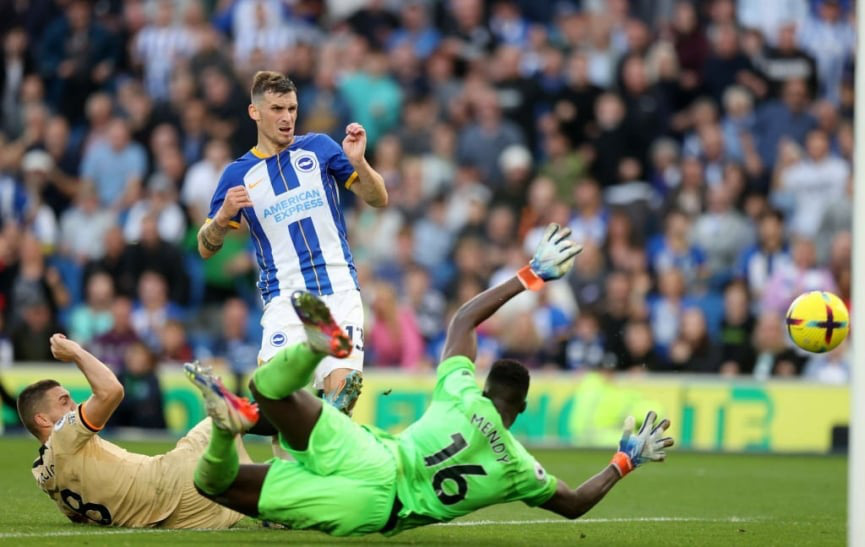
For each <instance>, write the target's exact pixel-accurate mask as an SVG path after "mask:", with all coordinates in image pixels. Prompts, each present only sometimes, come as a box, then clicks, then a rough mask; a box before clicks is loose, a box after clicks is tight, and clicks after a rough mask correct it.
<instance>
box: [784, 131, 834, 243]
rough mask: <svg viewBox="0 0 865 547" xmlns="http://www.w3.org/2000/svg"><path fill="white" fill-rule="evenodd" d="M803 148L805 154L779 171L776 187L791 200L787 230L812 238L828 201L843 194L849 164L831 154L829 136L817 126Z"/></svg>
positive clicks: (815, 233)
mask: <svg viewBox="0 0 865 547" xmlns="http://www.w3.org/2000/svg"><path fill="white" fill-rule="evenodd" d="M805 151H806V153H807V157H805V158H803V159H802V160H801V161H799V162H797V163H795V164H793V165H791V166H790V167H788V168H787V169H785V170H783V171H782V172H781V174H780V177H779V180H778V183H779V185H778V187H777V188H776V190H777V192H779V193H781V192H783V193H786V194H789V195H790V197H791V198H792V200H793V208H792V213H793V215H792V218H791V219H790V230H791V231H792V232H793V233H794V234H798V235H802V236H805V237H809V238H813V237H814V236H816V235H817V230H818V229H819V228H820V222H821V221H822V220H823V215H824V211H825V210H826V209H827V208H828V207H829V204H830V203H832V202H834V201H835V200H837V199H839V198H842V197H843V196H844V193H845V191H846V189H847V181H848V178H849V177H850V166H849V165H847V162H845V161H844V160H843V159H841V158H839V157H837V156H833V155H831V152H830V150H829V139H828V137H827V135H826V134H825V133H824V132H823V131H821V130H819V129H815V130H813V131H811V132H810V133H808V140H807V142H806V147H805Z"/></svg>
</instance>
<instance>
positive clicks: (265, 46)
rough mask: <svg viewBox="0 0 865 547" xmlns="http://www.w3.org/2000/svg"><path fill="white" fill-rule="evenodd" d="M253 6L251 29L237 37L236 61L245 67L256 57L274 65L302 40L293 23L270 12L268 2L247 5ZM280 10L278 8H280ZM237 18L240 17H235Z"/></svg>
mask: <svg viewBox="0 0 865 547" xmlns="http://www.w3.org/2000/svg"><path fill="white" fill-rule="evenodd" d="M246 4H248V5H251V6H254V7H253V9H254V12H253V13H252V14H250V15H251V19H250V23H249V27H247V25H244V29H247V28H248V30H244V31H243V32H241V33H238V34H236V35H235V39H234V62H235V63H236V64H237V65H239V66H243V65H245V64H247V63H249V62H250V61H251V60H252V59H253V58H254V56H255V55H261V56H262V61H263V62H264V64H266V65H268V66H272V65H273V64H274V63H276V62H277V61H278V59H279V56H280V55H281V54H285V53H286V52H287V51H288V50H290V49H291V47H292V46H293V45H295V43H297V41H298V39H299V38H300V32H299V29H298V28H297V26H296V25H295V24H293V22H286V21H284V20H283V19H282V17H279V16H276V17H274V16H273V15H274V13H273V11H274V10H273V9H272V8H271V9H268V8H269V6H268V4H269V2H255V3H253V2H246ZM277 9H279V8H277ZM235 17H237V16H235Z"/></svg>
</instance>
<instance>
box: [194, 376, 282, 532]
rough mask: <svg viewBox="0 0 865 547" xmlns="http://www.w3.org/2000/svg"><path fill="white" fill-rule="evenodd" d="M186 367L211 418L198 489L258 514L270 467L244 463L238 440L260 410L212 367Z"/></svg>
mask: <svg viewBox="0 0 865 547" xmlns="http://www.w3.org/2000/svg"><path fill="white" fill-rule="evenodd" d="M184 370H185V371H186V375H187V377H188V378H189V380H190V381H191V382H192V383H193V385H195V386H196V387H197V388H198V389H199V390H200V391H201V393H202V395H203V396H204V401H205V407H206V409H207V414H208V415H209V416H210V417H211V419H212V423H211V424H210V427H211V432H210V439H209V441H208V443H207V447H206V448H205V450H204V453H203V454H202V455H201V458H199V460H198V465H197V466H196V468H195V473H194V476H193V483H194V484H195V488H196V489H197V490H198V491H199V492H200V493H201V494H202V495H204V496H206V497H208V498H210V499H212V500H214V501H216V502H217V503H220V504H221V505H224V506H226V507H229V508H230V509H234V510H235V511H239V512H241V513H244V514H247V515H252V516H255V515H256V514H257V513H258V499H259V496H260V493H261V486H262V484H264V478H265V476H266V475H267V471H268V468H269V466H268V465H256V464H243V465H241V463H240V454H239V453H238V446H237V442H236V441H237V438H238V435H239V434H241V433H243V432H245V431H247V430H248V429H249V428H250V427H251V426H252V425H253V424H255V422H256V421H257V420H258V409H257V408H256V407H255V405H254V404H252V403H250V402H249V401H247V400H246V399H245V398H241V397H238V396H237V395H235V394H234V393H232V392H231V391H229V390H228V389H226V388H225V386H224V385H223V384H222V381H221V380H219V378H217V377H216V376H214V375H213V373H212V371H211V370H210V369H209V367H203V366H201V365H200V364H198V363H187V364H186V365H184ZM202 425H203V424H202ZM244 454H245V453H244ZM244 459H247V458H244Z"/></svg>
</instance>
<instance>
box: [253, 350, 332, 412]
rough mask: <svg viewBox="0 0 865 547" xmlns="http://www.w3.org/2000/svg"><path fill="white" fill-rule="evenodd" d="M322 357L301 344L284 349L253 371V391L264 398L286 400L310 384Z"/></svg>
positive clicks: (322, 354)
mask: <svg viewBox="0 0 865 547" xmlns="http://www.w3.org/2000/svg"><path fill="white" fill-rule="evenodd" d="M324 357H325V354H324V353H319V352H317V351H313V350H312V349H310V347H309V345H307V344H305V343H301V344H296V345H294V346H290V347H287V348H285V349H283V350H281V351H280V352H279V353H277V354H276V355H274V356H273V358H272V359H271V360H270V361H268V362H267V363H265V364H263V365H262V366H260V367H258V368H257V369H255V372H253V373H252V379H253V380H254V381H255V388H256V389H257V390H258V392H259V393H261V394H262V395H263V396H264V397H267V398H268V399H274V400H278V399H283V398H285V397H288V396H289V395H291V394H292V393H294V392H295V391H298V390H300V389H303V388H304V387H306V385H307V384H309V382H310V381H312V373H313V372H315V367H317V366H318V364H319V363H320V362H321V360H322V359H323V358H324Z"/></svg>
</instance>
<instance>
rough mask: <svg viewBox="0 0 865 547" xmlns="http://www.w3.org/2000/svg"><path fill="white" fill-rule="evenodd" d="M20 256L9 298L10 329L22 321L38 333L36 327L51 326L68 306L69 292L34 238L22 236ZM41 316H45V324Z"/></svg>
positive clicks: (25, 234) (26, 235) (28, 235)
mask: <svg viewBox="0 0 865 547" xmlns="http://www.w3.org/2000/svg"><path fill="white" fill-rule="evenodd" d="M19 256H20V258H19V260H18V263H17V265H16V268H17V271H15V273H14V275H13V276H12V277H13V279H14V281H13V282H12V285H11V290H10V295H9V303H10V305H11V310H12V319H13V320H12V323H13V327H14V325H16V324H17V323H18V322H19V320H25V321H28V322H29V323H31V325H30V327H31V328H32V329H34V330H39V329H37V328H36V326H35V325H36V324H38V325H40V326H44V325H50V324H51V323H52V322H53V321H54V317H55V314H56V313H57V312H58V310H60V309H62V308H65V307H66V306H68V305H69V291H68V290H67V288H66V286H65V285H64V283H63V279H62V278H61V276H60V273H59V272H58V271H57V269H56V268H54V267H53V266H50V265H48V264H47V263H46V260H45V255H44V253H43V249H42V247H41V244H40V243H39V241H38V240H37V239H36V238H35V237H34V236H33V234H30V233H24V234H23V237H22V238H21V242H20V255H19ZM43 306H44V307H45V310H43V308H42V307H43ZM25 311H29V313H30V314H31V315H32V321H31V320H28V319H26V318H25V317H24V314H25ZM43 313H47V315H48V318H47V320H44V319H45V318H44V317H43ZM50 334H51V333H49V334H48V336H50ZM46 340H47V338H46ZM46 344H47V342H46ZM46 347H47V346H46Z"/></svg>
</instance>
